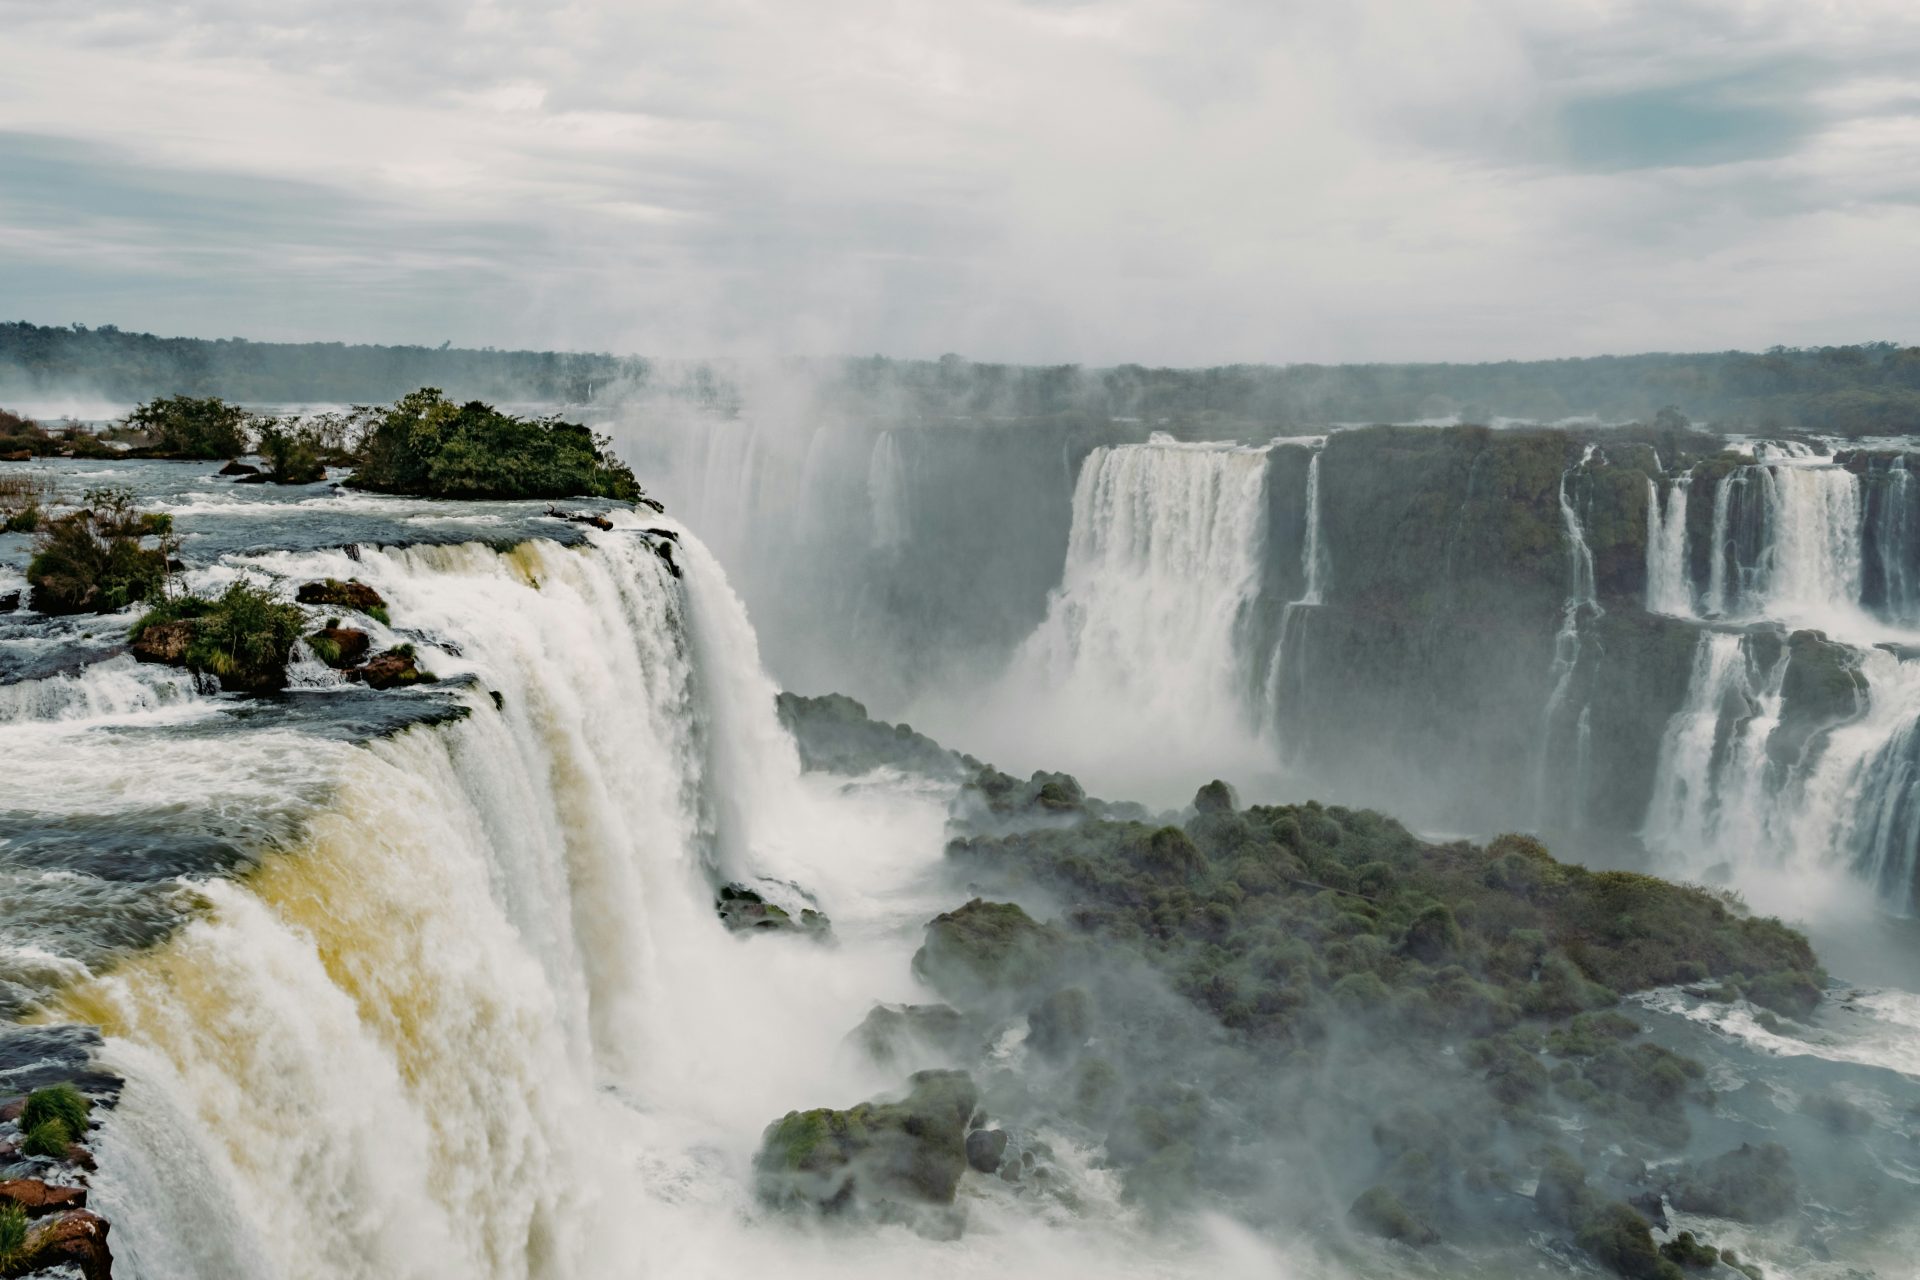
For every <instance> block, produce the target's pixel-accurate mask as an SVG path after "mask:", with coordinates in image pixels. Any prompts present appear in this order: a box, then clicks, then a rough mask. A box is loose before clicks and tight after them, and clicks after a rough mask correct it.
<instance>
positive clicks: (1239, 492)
mask: <svg viewBox="0 0 1920 1280" xmlns="http://www.w3.org/2000/svg"><path fill="white" fill-rule="evenodd" d="M1266 463H1267V450H1266V449H1265V448H1241V447H1234V446H1223V445H1192V444H1180V443H1177V442H1175V441H1173V440H1172V439H1171V438H1169V437H1166V436H1156V437H1155V438H1154V439H1153V440H1152V441H1150V442H1148V443H1146V444H1139V445H1121V446H1117V447H1112V448H1101V449H1096V450H1094V451H1093V452H1092V453H1091V454H1090V455H1088V457H1087V459H1086V461H1085V463H1083V464H1082V466H1081V470H1080V477H1079V481H1078V483H1077V484H1076V486H1075V489H1074V495H1073V529H1072V535H1071V538H1070V540H1069V544H1068V549H1067V559H1066V567H1065V569H1064V571H1063V573H1062V579H1061V585H1060V587H1059V589H1058V590H1057V591H1055V593H1054V594H1053V597H1052V599H1051V600H1050V602H1049V605H1048V609H1047V616H1046V619H1045V621H1043V622H1042V623H1041V624H1040V626H1039V628H1038V629H1037V630H1036V631H1035V632H1034V633H1033V634H1032V635H1031V636H1030V637H1029V638H1028V639H1027V640H1026V642H1025V643H1024V644H1023V645H1022V646H1021V648H1020V650H1019V651H1018V652H1017V653H1016V654H1015V656H1014V659H1013V661H1012V663H1011V665H1010V668H1009V670H1008V672H1007V674H1006V676H1005V677H1004V678H1003V680H1002V684H1001V687H1000V689H999V690H998V691H997V693H996V695H995V696H994V698H993V699H992V705H991V710H992V711H993V712H994V714H993V715H992V716H990V717H989V718H986V719H983V720H982V722H981V724H980V731H981V732H980V736H981V738H982V739H984V740H985V744H986V746H987V748H988V749H989V750H992V751H995V752H996V753H997V754H998V755H999V756H1000V757H1001V758H1007V759H1020V758H1023V757H1024V758H1028V759H1034V760H1035V762H1036V763H1038V762H1040V761H1055V762H1060V763H1062V764H1064V765H1066V766H1067V767H1071V768H1073V769H1074V770H1076V771H1086V772H1087V773H1088V774H1089V775H1090V776H1091V777H1093V778H1094V779H1095V780H1096V781H1097V782H1099V783H1101V784H1103V785H1107V786H1110V787H1114V788H1116V789H1118V790H1120V791H1123V792H1126V793H1129V794H1149V795H1157V794H1159V792H1160V789H1162V788H1165V787H1167V786H1168V785H1169V780H1168V779H1167V778H1166V777H1165V771H1164V768H1163V767H1162V765H1163V763H1164V761H1165V760H1166V759H1167V757H1168V755H1169V753H1172V754H1174V755H1175V756H1177V757H1179V756H1184V758H1186V759H1189V760H1192V761H1196V762H1198V763H1196V764H1195V765H1194V766H1193V767H1194V768H1195V769H1196V770H1202V769H1206V768H1209V767H1213V768H1217V769H1225V768H1228V767H1229V766H1231V765H1239V766H1240V767H1241V768H1242V774H1241V776H1245V770H1246V769H1248V768H1260V767H1262V766H1266V767H1270V765H1271V753H1270V751H1269V750H1268V749H1267V748H1265V747H1263V746H1262V745H1261V744H1260V743H1259V741H1258V739H1257V736H1256V726H1255V725H1254V723H1253V716H1252V715H1251V714H1250V708H1249V706H1248V698H1247V695H1246V692H1245V691H1246V690H1247V688H1248V687H1249V685H1250V683H1251V682H1250V681H1249V679H1248V671H1247V666H1246V663H1247V645H1246V640H1247V637H1246V631H1247V628H1248V626H1249V623H1250V621H1251V618H1252V613H1253V607H1254V604H1255V601H1256V598H1257V595H1258V592H1259V589H1260V581H1261V558H1262V556H1263V555H1264V553H1265V550H1266V532H1267V508H1266V475H1267V470H1266ZM1009 730H1013V731H1014V736H1011V737H1009V736H1004V735H1007V734H1008V731H1009ZM996 735H1002V736H1000V737H999V738H998V740H996ZM1185 782H1186V779H1185V778H1182V779H1180V780H1179V783H1178V784H1175V785H1183V784H1184V783H1185ZM1129 788H1132V789H1133V790H1131V791H1129V790H1128V789H1129Z"/></svg>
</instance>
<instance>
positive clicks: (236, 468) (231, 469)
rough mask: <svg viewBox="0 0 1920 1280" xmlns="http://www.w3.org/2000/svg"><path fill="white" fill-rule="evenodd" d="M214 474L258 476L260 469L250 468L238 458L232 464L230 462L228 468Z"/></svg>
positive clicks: (225, 467)
mask: <svg viewBox="0 0 1920 1280" xmlns="http://www.w3.org/2000/svg"><path fill="white" fill-rule="evenodd" d="M214 474H215V475H217V476H257V475H259V474H260V468H258V467H252V466H248V465H247V464H246V463H244V462H242V461H240V460H239V459H238V458H235V459H234V460H233V461H232V462H229V463H228V464H227V465H226V466H224V467H222V468H220V469H219V470H218V471H216V472H214Z"/></svg>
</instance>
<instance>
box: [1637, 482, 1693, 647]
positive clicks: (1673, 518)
mask: <svg viewBox="0 0 1920 1280" xmlns="http://www.w3.org/2000/svg"><path fill="white" fill-rule="evenodd" d="M1692 487H1693V480H1692V477H1690V476H1681V477H1679V478H1678V479H1676V480H1675V481H1674V482H1673V483H1672V484H1671V485H1670V486H1669V487H1668V489H1667V501H1666V505H1665V506H1664V507H1662V506H1661V503H1660V486H1659V485H1658V484H1657V483H1655V482H1654V481H1653V480H1651V479H1649V480H1648V481H1647V608H1648V610H1650V611H1651V612H1654V613H1667V614H1672V615H1674V616H1675V617H1681V618H1690V617H1692V616H1693V586H1692V583H1691V581H1690V580H1689V578H1688V573H1687V565H1688V560H1687V499H1688V494H1689V491H1690V490H1691V489H1692Z"/></svg>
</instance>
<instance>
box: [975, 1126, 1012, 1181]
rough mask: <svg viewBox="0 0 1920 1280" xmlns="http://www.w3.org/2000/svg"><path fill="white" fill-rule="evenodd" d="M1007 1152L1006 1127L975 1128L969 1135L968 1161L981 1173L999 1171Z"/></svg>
mask: <svg viewBox="0 0 1920 1280" xmlns="http://www.w3.org/2000/svg"><path fill="white" fill-rule="evenodd" d="M1006 1154H1007V1134H1006V1130H1004V1129H975V1130H974V1131H973V1132H972V1133H970V1134H968V1135H967V1163H968V1164H969V1165H971V1166H973V1167H974V1168H975V1169H978V1170H979V1171H980V1172H981V1173H998V1172H999V1171H1000V1162H1001V1160H1003V1159H1004V1158H1005V1157H1006Z"/></svg>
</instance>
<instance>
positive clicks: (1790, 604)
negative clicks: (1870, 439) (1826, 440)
mask: <svg viewBox="0 0 1920 1280" xmlns="http://www.w3.org/2000/svg"><path fill="white" fill-rule="evenodd" d="M1864 516H1865V508H1864V506H1863V503H1862V499H1861V489H1860V477H1859V476H1857V475H1855V474H1854V473H1853V472H1852V471H1849V470H1847V469H1846V468H1844V467H1838V466H1834V465H1831V464H1828V463H1825V462H1822V461H1820V460H1818V459H1813V458H1807V457H1798V456H1796V457H1795V458H1793V459H1792V460H1778V461H1767V462H1759V463H1754V464H1752V465H1749V466H1745V467H1741V468H1739V469H1737V470H1735V471H1732V472H1730V473H1728V474H1727V475H1726V476H1725V477H1723V478H1722V479H1721V480H1720V482H1719V484H1718V485H1717V486H1716V487H1715V491H1714V507H1713V552H1712V559H1711V561H1710V565H1709V570H1708V582H1707V592H1706V612H1707V613H1708V615H1709V616H1716V617H1727V618H1768V619H1785V620H1788V621H1791V622H1794V623H1796V624H1797V625H1804V626H1820V627H1826V628H1829V629H1833V628H1842V629H1844V628H1849V627H1856V626H1858V625H1859V623H1861V622H1862V621H1864V620H1865V614H1864V611H1863V610H1862V607H1861V604H1862V589H1863V586H1864V583H1865V576H1864V572H1863V550H1864V548H1863V534H1864V532H1865V522H1864ZM1648 554H1649V555H1650V556H1651V554H1652V551H1651V549H1650V550H1649V553H1648ZM1650 589H1651V587H1650Z"/></svg>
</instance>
